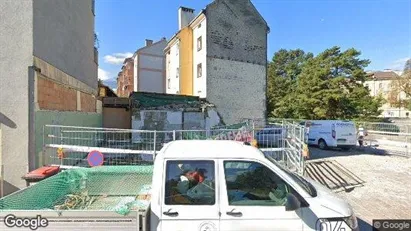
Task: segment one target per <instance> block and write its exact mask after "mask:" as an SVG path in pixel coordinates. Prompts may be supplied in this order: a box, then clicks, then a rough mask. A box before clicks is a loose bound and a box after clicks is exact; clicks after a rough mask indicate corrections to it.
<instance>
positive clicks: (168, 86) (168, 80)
mask: <svg viewBox="0 0 411 231" xmlns="http://www.w3.org/2000/svg"><path fill="white" fill-rule="evenodd" d="M170 82H171V80H170V79H167V88H168V89H170Z"/></svg>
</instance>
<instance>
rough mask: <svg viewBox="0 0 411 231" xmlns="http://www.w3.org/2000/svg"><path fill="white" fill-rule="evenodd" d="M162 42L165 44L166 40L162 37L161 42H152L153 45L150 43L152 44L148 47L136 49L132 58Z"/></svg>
mask: <svg viewBox="0 0 411 231" xmlns="http://www.w3.org/2000/svg"><path fill="white" fill-rule="evenodd" d="M162 42H167V39H166V38H165V37H163V38H162V39H161V40H159V41H157V42H154V43H152V44H150V45H148V46H144V47H142V48H140V49H138V50H137V51H136V52H134V55H133V57H135V55H137V53H138V52H140V51H142V50H144V49H146V48H149V47H152V46H155V45H157V44H159V43H162Z"/></svg>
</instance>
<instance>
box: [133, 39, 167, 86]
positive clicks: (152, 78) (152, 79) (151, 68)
mask: <svg viewBox="0 0 411 231" xmlns="http://www.w3.org/2000/svg"><path fill="white" fill-rule="evenodd" d="M166 45H167V41H166V40H165V39H163V40H160V41H159V42H157V43H154V44H153V45H151V46H148V47H144V48H142V49H140V50H138V51H137V54H138V55H137V56H136V58H137V66H136V67H137V71H138V72H137V75H136V80H135V81H136V82H134V84H135V85H137V91H142V92H156V93H165V84H166V83H165V78H166V77H165V75H166V71H165V68H166V67H165V59H166V58H165V55H164V49H165V47H166Z"/></svg>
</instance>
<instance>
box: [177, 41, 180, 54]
mask: <svg viewBox="0 0 411 231" xmlns="http://www.w3.org/2000/svg"><path fill="white" fill-rule="evenodd" d="M179 51H180V43H177V50H176V56H178V52H179Z"/></svg>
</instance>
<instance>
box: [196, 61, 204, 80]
mask: <svg viewBox="0 0 411 231" xmlns="http://www.w3.org/2000/svg"><path fill="white" fill-rule="evenodd" d="M201 76H203V68H202V67H201V63H200V64H198V65H197V78H200V77H201Z"/></svg>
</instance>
